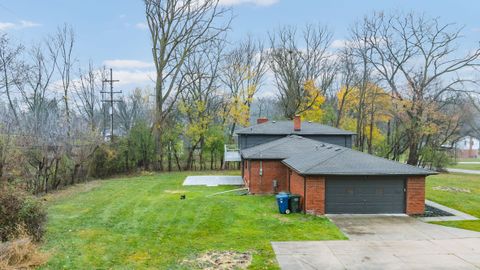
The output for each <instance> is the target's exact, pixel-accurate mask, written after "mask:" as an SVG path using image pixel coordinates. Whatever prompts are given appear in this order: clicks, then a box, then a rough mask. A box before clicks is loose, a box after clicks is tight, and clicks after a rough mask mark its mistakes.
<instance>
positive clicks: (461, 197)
mask: <svg viewBox="0 0 480 270" xmlns="http://www.w3.org/2000/svg"><path fill="white" fill-rule="evenodd" d="M426 188H427V190H426V194H427V199H429V200H432V201H435V202H437V203H440V204H443V205H445V206H448V207H451V208H454V209H457V210H460V211H462V212H465V213H468V214H470V215H473V216H476V217H479V218H480V175H472V174H457V173H450V174H439V175H433V176H429V177H428V178H427V185H426ZM438 188H441V189H445V188H447V189H448V188H450V189H449V190H438ZM452 188H453V189H452ZM455 188H456V189H455ZM459 189H460V190H459ZM462 189H463V190H462ZM467 190H468V191H470V192H465V191H467ZM436 223H437V224H442V225H447V226H452V227H458V228H464V229H469V230H475V231H480V221H479V220H474V221H448V222H436Z"/></svg>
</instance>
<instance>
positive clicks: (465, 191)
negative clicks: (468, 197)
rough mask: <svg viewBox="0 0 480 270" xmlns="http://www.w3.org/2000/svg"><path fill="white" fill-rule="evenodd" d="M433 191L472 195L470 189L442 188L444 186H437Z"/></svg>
mask: <svg viewBox="0 0 480 270" xmlns="http://www.w3.org/2000/svg"><path fill="white" fill-rule="evenodd" d="M432 189H434V190H440V191H449V192H463V193H470V192H471V191H470V189H467V188H457V187H442V186H437V187H433V188H432Z"/></svg>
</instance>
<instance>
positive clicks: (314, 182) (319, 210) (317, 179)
mask: <svg viewBox="0 0 480 270" xmlns="http://www.w3.org/2000/svg"><path fill="white" fill-rule="evenodd" d="M306 184H307V189H306V190H307V194H306V199H305V202H306V208H305V211H306V212H307V213H309V214H315V215H323V214H325V177H323V176H308V177H307V183H306Z"/></svg>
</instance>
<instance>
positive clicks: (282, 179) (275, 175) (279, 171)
mask: <svg viewBox="0 0 480 270" xmlns="http://www.w3.org/2000/svg"><path fill="white" fill-rule="evenodd" d="M260 164H261V165H260ZM260 166H261V167H262V175H260ZM248 179H249V191H250V193H252V194H271V193H274V192H275V191H274V189H273V180H277V185H278V187H277V190H276V192H280V191H288V186H287V167H286V166H285V165H283V163H282V162H281V161H280V160H263V161H262V162H260V161H259V160H250V175H249V176H248Z"/></svg>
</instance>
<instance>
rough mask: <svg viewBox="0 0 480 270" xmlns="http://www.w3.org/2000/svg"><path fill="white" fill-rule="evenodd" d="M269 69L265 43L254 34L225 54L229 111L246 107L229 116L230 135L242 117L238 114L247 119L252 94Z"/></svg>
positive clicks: (223, 74)
mask: <svg viewBox="0 0 480 270" xmlns="http://www.w3.org/2000/svg"><path fill="white" fill-rule="evenodd" d="M267 70H268V62H267V54H266V52H265V50H264V48H263V43H262V42H260V41H259V42H256V41H254V39H253V38H252V37H248V38H247V39H246V40H244V41H242V42H241V43H240V44H239V45H238V46H236V47H235V48H234V49H233V50H232V51H230V52H228V53H227V54H226V55H225V57H224V67H223V68H222V74H221V75H222V76H221V78H222V81H223V83H224V84H225V86H226V87H227V89H228V90H229V99H230V106H229V107H230V111H232V110H235V111H239V108H242V107H243V108H245V111H242V112H239V113H233V114H234V115H233V116H231V117H230V118H231V122H232V123H231V127H230V137H232V136H233V133H234V131H235V127H236V125H237V124H238V123H239V121H240V119H238V118H239V117H243V118H245V119H244V121H240V122H248V120H249V116H250V107H251V105H252V102H253V98H254V96H255V94H256V93H257V92H258V90H259V89H260V87H261V85H262V83H263V79H264V77H265V73H266V72H267ZM241 124H246V123H241Z"/></svg>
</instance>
